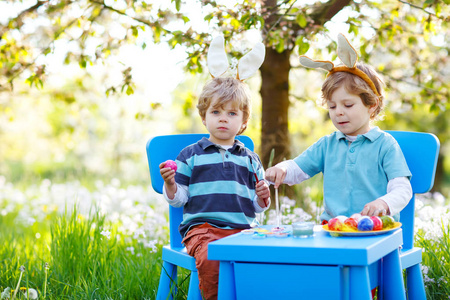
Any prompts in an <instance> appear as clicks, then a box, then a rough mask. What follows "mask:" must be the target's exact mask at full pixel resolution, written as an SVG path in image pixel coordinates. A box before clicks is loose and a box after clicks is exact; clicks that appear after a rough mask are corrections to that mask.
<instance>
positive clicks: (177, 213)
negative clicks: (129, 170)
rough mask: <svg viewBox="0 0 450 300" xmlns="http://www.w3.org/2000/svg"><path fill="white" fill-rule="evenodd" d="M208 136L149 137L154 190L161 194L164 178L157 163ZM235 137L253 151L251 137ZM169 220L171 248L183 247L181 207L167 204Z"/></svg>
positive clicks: (173, 157) (148, 157) (149, 162)
mask: <svg viewBox="0 0 450 300" xmlns="http://www.w3.org/2000/svg"><path fill="white" fill-rule="evenodd" d="M208 136H209V135H208V134H197V133H193V134H173V135H161V136H156V137H154V138H151V139H150V140H149V141H148V142H147V147H146V149H147V159H148V166H149V170H150V179H151V182H152V187H153V189H154V190H155V192H157V193H159V194H162V189H163V185H164V180H163V179H162V177H161V174H160V172H159V165H160V164H161V163H162V162H164V161H166V160H168V159H172V160H175V159H176V158H177V156H178V154H179V153H180V151H181V150H183V148H185V147H186V146H189V145H191V144H194V143H196V142H197V141H199V140H201V139H202V138H203V137H208ZM236 138H237V139H238V140H240V141H241V142H242V143H244V145H245V146H246V147H247V148H248V149H250V150H252V151H253V149H254V144H253V141H252V139H251V138H249V137H248V136H244V135H239V136H237V137H236ZM169 220H170V224H169V230H170V246H171V247H172V248H176V247H183V246H182V244H181V240H182V239H181V235H180V233H179V231H178V226H179V225H180V223H181V221H182V220H183V208H182V207H178V208H176V207H173V206H169Z"/></svg>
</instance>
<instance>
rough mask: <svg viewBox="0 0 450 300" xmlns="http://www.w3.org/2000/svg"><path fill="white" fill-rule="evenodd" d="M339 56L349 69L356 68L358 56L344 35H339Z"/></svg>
mask: <svg viewBox="0 0 450 300" xmlns="http://www.w3.org/2000/svg"><path fill="white" fill-rule="evenodd" d="M337 54H338V56H339V59H340V60H341V61H342V62H343V63H344V65H346V66H347V67H349V68H353V67H355V65H356V60H357V59H358V54H357V53H356V50H355V49H354V48H353V47H352V45H350V42H349V41H348V40H347V39H346V38H345V36H344V35H343V34H342V33H339V34H338V49H337Z"/></svg>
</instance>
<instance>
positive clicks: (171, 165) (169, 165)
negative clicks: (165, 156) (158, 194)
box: [164, 160, 177, 172]
mask: <svg viewBox="0 0 450 300" xmlns="http://www.w3.org/2000/svg"><path fill="white" fill-rule="evenodd" d="M164 168H171V169H172V170H174V171H175V172H176V171H177V163H176V162H174V161H173V160H168V161H166V163H165V164H164Z"/></svg>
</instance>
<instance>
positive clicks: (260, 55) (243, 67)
mask: <svg viewBox="0 0 450 300" xmlns="http://www.w3.org/2000/svg"><path fill="white" fill-rule="evenodd" d="M265 56H266V47H265V46H264V44H263V43H258V44H256V45H255V47H253V49H252V51H250V52H249V53H247V54H245V55H244V56H243V57H242V58H241V59H240V60H239V63H238V66H237V75H236V78H237V79H239V80H245V79H247V78H249V77H250V76H252V75H253V74H254V73H255V72H256V71H258V69H259V68H260V67H261V65H262V63H263V62H264V57H265Z"/></svg>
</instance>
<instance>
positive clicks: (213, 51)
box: [206, 35, 229, 78]
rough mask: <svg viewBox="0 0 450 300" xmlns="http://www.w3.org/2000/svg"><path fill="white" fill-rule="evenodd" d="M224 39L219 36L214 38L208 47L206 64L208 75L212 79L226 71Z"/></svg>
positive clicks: (226, 61)
mask: <svg viewBox="0 0 450 300" xmlns="http://www.w3.org/2000/svg"><path fill="white" fill-rule="evenodd" d="M224 44H225V39H224V38H223V36H221V35H219V36H217V37H215V38H214V39H213V40H212V41H211V44H210V45H209V50H208V56H207V59H206V61H207V64H208V69H209V73H210V74H211V76H212V77H213V78H215V77H219V76H221V75H223V74H225V72H226V71H227V70H228V66H229V64H228V58H227V54H226V53H225V48H224Z"/></svg>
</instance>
